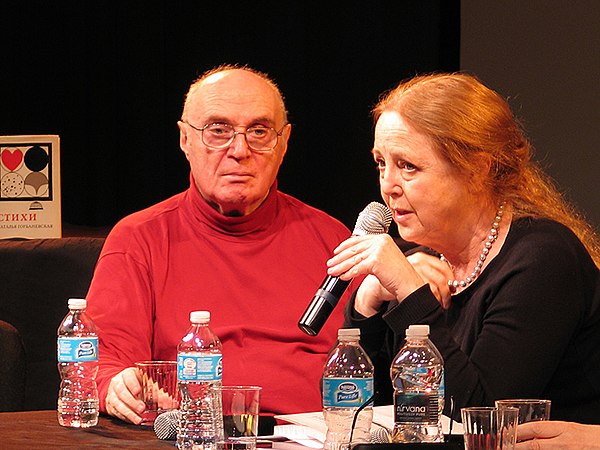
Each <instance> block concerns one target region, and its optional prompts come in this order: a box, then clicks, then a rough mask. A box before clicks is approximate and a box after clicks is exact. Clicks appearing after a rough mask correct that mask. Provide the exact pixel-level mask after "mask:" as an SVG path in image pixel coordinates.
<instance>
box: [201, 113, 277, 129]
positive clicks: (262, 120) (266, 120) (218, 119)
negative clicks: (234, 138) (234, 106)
mask: <svg viewBox="0 0 600 450" xmlns="http://www.w3.org/2000/svg"><path fill="white" fill-rule="evenodd" d="M208 123H227V124H229V125H234V126H238V125H241V126H248V127H250V126H252V125H256V124H266V125H268V126H270V127H272V126H274V125H275V120H274V119H272V118H270V117H267V116H262V117H255V118H253V119H252V120H249V121H248V123H247V124H237V123H232V122H231V121H230V120H229V119H226V118H225V117H223V116H218V115H213V116H208V117H207V118H206V119H205V121H204V124H203V125H205V124H208Z"/></svg>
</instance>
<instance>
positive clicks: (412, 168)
mask: <svg viewBox="0 0 600 450" xmlns="http://www.w3.org/2000/svg"><path fill="white" fill-rule="evenodd" d="M400 167H401V168H402V169H404V170H408V171H409V172H413V171H415V170H417V168H416V167H415V166H414V165H413V164H411V163H409V162H406V161H402V162H401V163H400Z"/></svg>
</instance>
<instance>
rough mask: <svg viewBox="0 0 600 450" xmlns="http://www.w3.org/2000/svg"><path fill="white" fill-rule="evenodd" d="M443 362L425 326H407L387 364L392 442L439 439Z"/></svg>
mask: <svg viewBox="0 0 600 450" xmlns="http://www.w3.org/2000/svg"><path fill="white" fill-rule="evenodd" d="M443 371H444V361H443V359H442V356H441V355H440V352H439V351H438V349H437V348H436V347H435V345H433V343H432V342H431V341H430V340H429V325H411V326H409V327H408V329H407V330H406V343H405V344H404V346H403V347H402V348H401V349H400V351H399V352H398V354H397V355H396V358H395V359H394V361H393V363H392V366H391V370H390V372H391V377H392V385H393V387H394V422H395V423H394V431H393V433H392V440H393V442H443V438H444V435H443V432H442V422H441V417H442V411H443V409H444V398H443V395H444V394H443Z"/></svg>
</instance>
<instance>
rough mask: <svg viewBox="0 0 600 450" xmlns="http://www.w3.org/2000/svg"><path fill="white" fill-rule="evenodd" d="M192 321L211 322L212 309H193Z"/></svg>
mask: <svg viewBox="0 0 600 450" xmlns="http://www.w3.org/2000/svg"><path fill="white" fill-rule="evenodd" d="M190 322H192V323H207V322H210V311H192V312H191V313H190Z"/></svg>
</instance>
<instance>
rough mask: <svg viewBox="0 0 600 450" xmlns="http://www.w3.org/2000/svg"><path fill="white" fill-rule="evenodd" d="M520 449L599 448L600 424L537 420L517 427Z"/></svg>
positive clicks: (584, 449)
mask: <svg viewBox="0 0 600 450" xmlns="http://www.w3.org/2000/svg"><path fill="white" fill-rule="evenodd" d="M517 439H518V440H519V442H518V443H517V445H516V447H515V449H518V450H598V449H600V425H582V424H580V423H574V422H561V421H553V420H549V421H545V420H542V421H536V422H527V423H524V424H521V425H519V426H518V428H517Z"/></svg>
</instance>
